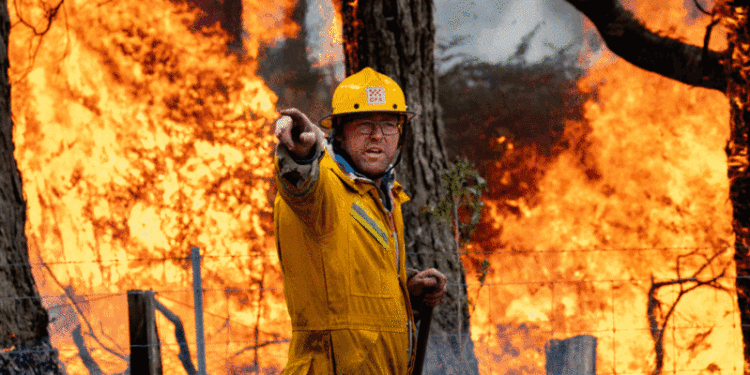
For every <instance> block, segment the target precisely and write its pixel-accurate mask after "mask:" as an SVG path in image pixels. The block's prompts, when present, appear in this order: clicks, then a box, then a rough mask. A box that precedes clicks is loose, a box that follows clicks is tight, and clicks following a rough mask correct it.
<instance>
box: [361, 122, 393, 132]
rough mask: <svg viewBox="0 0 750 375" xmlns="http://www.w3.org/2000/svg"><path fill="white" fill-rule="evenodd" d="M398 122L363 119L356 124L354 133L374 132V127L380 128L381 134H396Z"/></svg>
mask: <svg viewBox="0 0 750 375" xmlns="http://www.w3.org/2000/svg"><path fill="white" fill-rule="evenodd" d="M398 125H399V124H398V123H397V122H373V121H363V122H360V123H359V124H356V128H355V129H354V134H357V135H371V134H373V133H374V132H375V129H376V128H380V131H381V132H383V135H396V134H398Z"/></svg>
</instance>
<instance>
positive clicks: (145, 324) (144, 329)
mask: <svg viewBox="0 0 750 375" xmlns="http://www.w3.org/2000/svg"><path fill="white" fill-rule="evenodd" d="M128 318H129V323H130V373H131V374H139V375H141V374H142V375H162V368H161V345H160V343H159V335H158V334H157V331H156V314H155V312H154V292H153V291H144V290H129V291H128Z"/></svg>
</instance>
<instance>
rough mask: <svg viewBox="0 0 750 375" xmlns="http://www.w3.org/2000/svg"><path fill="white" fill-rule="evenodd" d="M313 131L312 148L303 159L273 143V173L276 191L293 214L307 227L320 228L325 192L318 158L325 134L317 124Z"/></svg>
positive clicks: (323, 149) (319, 157)
mask: <svg viewBox="0 0 750 375" xmlns="http://www.w3.org/2000/svg"><path fill="white" fill-rule="evenodd" d="M315 134H316V138H317V140H316V142H315V145H314V146H313V148H314V151H312V153H311V154H312V156H311V157H310V158H309V159H307V160H298V159H296V158H295V157H294V156H293V155H292V154H291V153H290V152H289V150H288V149H287V148H286V146H284V145H283V144H278V145H277V146H276V157H275V165H276V171H275V175H276V189H277V193H278V194H279V195H280V196H281V198H282V199H283V200H284V201H285V202H286V203H287V205H288V206H289V207H290V208H291V209H292V211H294V213H295V215H296V216H297V217H298V218H300V219H301V220H302V221H303V222H305V223H306V224H308V227H310V228H318V229H320V225H321V224H322V222H321V221H320V220H321V219H322V217H321V216H322V211H323V205H324V203H325V202H324V201H325V196H326V195H327V194H326V193H325V192H324V191H323V190H324V188H322V187H321V186H320V185H321V183H320V182H321V168H320V159H321V157H323V155H324V154H325V136H324V135H323V132H322V131H321V130H320V129H317V128H316V129H315Z"/></svg>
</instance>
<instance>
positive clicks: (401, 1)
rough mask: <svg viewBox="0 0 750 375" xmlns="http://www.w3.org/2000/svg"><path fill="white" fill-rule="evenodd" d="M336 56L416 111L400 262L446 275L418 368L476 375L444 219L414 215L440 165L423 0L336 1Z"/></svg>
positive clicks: (405, 162)
mask: <svg viewBox="0 0 750 375" xmlns="http://www.w3.org/2000/svg"><path fill="white" fill-rule="evenodd" d="M341 10H342V15H343V24H344V33H343V34H344V56H345V61H346V72H347V75H350V74H352V73H354V72H358V71H359V70H361V69H363V68H365V67H368V66H369V67H371V68H373V69H375V70H377V71H378V72H380V73H383V74H386V75H388V76H389V77H391V78H393V79H394V80H396V82H398V84H399V85H400V86H401V88H402V89H403V90H404V94H405V95H406V103H407V105H408V106H409V109H410V110H412V111H414V112H416V113H417V117H416V118H415V119H414V120H412V122H411V124H410V126H409V127H408V128H407V129H406V133H405V137H406V139H405V140H406V142H405V144H404V146H403V147H402V149H401V155H402V157H401V163H400V164H399V165H398V167H397V169H396V171H397V180H398V181H399V182H401V183H402V184H403V185H404V189H405V192H406V193H407V194H408V195H409V196H410V197H411V199H412V200H411V201H410V202H409V203H407V204H405V205H404V206H403V213H404V223H405V226H406V228H405V236H406V238H405V239H406V251H407V254H408V257H407V262H409V263H410V264H409V266H410V267H414V268H417V269H427V268H436V269H438V270H440V271H441V272H443V273H444V274H445V275H446V276H447V277H448V280H449V281H448V283H449V284H448V294H447V296H446V297H445V299H444V300H443V303H442V304H441V305H440V306H438V307H437V308H436V309H435V315H434V318H433V322H432V326H431V332H430V342H429V346H428V348H427V351H428V354H427V363H425V367H424V369H425V373H426V374H478V373H479V370H478V366H477V359H476V357H475V355H474V344H473V342H472V341H471V331H470V329H469V309H468V303H467V298H466V280H465V276H464V272H463V268H462V265H461V259H460V258H459V255H458V253H457V251H456V247H455V244H454V241H453V236H452V234H451V228H450V226H449V225H446V224H445V223H442V222H440V221H439V220H438V219H437V218H435V217H433V216H431V215H428V214H420V208H421V207H423V206H431V207H435V206H437V204H438V202H439V201H440V200H441V198H443V197H445V196H446V195H447V191H446V189H445V188H444V187H442V186H441V185H440V182H441V176H442V173H443V171H445V170H446V168H447V167H448V160H446V159H447V157H446V151H445V146H444V143H443V139H444V136H443V132H444V129H443V123H442V119H441V117H440V107H439V105H438V98H437V92H438V90H437V76H436V74H435V61H434V50H435V26H434V23H433V11H434V9H433V4H432V1H431V0H373V1H360V2H348V1H345V2H343V4H342V9H341Z"/></svg>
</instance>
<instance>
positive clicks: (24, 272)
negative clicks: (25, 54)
mask: <svg viewBox="0 0 750 375" xmlns="http://www.w3.org/2000/svg"><path fill="white" fill-rule="evenodd" d="M9 32H10V19H9V18H8V7H7V2H5V1H3V2H2V3H0V33H1V34H2V39H1V40H2V46H1V47H0V348H2V349H3V350H2V351H0V368H2V369H3V373H7V374H59V373H60V370H59V365H58V359H57V351H55V350H54V349H53V348H52V346H51V345H50V341H49V334H48V333H47V323H48V317H47V311H45V310H44V307H42V304H41V299H40V298H39V294H38V293H37V290H36V286H35V284H34V278H33V277H32V275H31V265H30V264H29V254H28V247H27V244H26V233H25V232H24V225H25V224H26V201H25V200H24V198H23V190H22V189H21V176H20V175H19V173H18V167H17V165H16V159H15V157H14V156H13V150H14V148H15V146H14V145H13V123H12V120H11V112H10V83H9V81H8V67H9V61H8V34H9ZM6 350H7V351H6Z"/></svg>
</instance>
